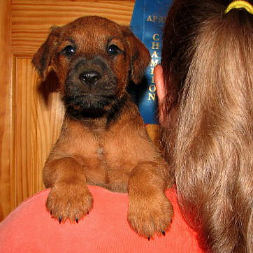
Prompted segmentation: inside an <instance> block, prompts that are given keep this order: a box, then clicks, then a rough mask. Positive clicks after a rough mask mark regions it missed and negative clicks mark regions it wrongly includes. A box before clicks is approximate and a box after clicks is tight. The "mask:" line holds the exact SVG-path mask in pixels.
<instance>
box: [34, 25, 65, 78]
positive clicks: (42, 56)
mask: <svg viewBox="0 0 253 253" xmlns="http://www.w3.org/2000/svg"><path fill="white" fill-rule="evenodd" d="M59 35H60V27H55V26H54V27H51V32H50V34H49V35H48V37H47V40H46V41H45V42H44V43H43V44H42V46H41V47H40V48H39V50H38V51H37V53H35V55H34V56H33V59H32V63H33V65H34V66H35V68H36V70H37V71H38V73H39V75H40V78H41V79H42V80H45V78H46V73H47V69H48V67H49V66H50V63H51V59H52V57H53V54H54V53H55V50H56V48H57V42H58V39H59Z"/></svg>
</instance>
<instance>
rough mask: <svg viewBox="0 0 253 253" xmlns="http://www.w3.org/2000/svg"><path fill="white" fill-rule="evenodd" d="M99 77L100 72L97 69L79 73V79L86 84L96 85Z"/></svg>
mask: <svg viewBox="0 0 253 253" xmlns="http://www.w3.org/2000/svg"><path fill="white" fill-rule="evenodd" d="M99 79H101V75H100V73H98V72H97V71H95V70H90V71H83V72H82V73H81V74H80V75H79V80H80V81H81V82H82V83H83V84H85V85H89V86H90V85H94V84H95V83H96V82H97V81H98V80H99Z"/></svg>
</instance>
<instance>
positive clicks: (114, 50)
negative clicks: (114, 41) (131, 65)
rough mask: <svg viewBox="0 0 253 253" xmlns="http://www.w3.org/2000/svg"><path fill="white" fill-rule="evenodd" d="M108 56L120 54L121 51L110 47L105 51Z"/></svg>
mask: <svg viewBox="0 0 253 253" xmlns="http://www.w3.org/2000/svg"><path fill="white" fill-rule="evenodd" d="M107 51H108V54H109V55H117V54H119V53H121V50H120V49H119V47H118V46H116V45H110V46H109V47H108V49H107Z"/></svg>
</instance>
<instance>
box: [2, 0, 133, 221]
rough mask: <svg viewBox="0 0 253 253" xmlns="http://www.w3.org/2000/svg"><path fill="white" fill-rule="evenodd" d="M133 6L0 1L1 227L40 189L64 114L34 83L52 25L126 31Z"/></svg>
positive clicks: (52, 95)
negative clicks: (97, 19)
mask: <svg viewBox="0 0 253 253" xmlns="http://www.w3.org/2000/svg"><path fill="white" fill-rule="evenodd" d="M133 6H134V0H125V1H114V0H107V1H99V0H94V1H90V0H88V1H87V0H83V1H81V0H79V1H70V0H62V1H58V0H44V1H36V0H13V1H10V0H1V2H0V46H1V57H0V80H1V87H0V143H1V145H0V221H1V220H2V219H3V218H4V217H6V216H7V215H8V213H9V212H10V211H11V210H13V209H14V208H15V207H16V206H17V205H18V204H20V203H21V202H22V201H23V200H24V199H26V198H28V197H29V196H31V195H33V194H34V193H36V192H38V191H40V190H42V189H43V182H42V168H43V164H44V162H45V159H46V157H47V155H48V153H49V151H50V149H51V147H52V145H53V143H54V142H55V140H56V139H57V136H58V134H59V130H60V127H61V124H62V119H63V114H64V108H63V106H62V103H61V101H60V98H59V95H58V94H57V93H56V92H55V90H54V89H53V87H54V85H53V83H50V82H49V83H46V84H41V83H40V81H39V80H38V77H37V74H36V73H35V71H34V69H33V67H32V65H31V58H32V56H33V54H34V53H35V52H36V50H37V49H38V47H39V46H40V45H41V43H42V42H43V41H44V40H45V38H46V36H47V34H48V31H49V29H50V27H51V26H52V25H63V24H66V23H68V22H70V21H72V20H74V19H75V18H78V17H80V16H85V15H99V16H104V17H107V18H109V19H112V20H114V21H116V22H118V23H120V24H124V25H128V24H129V22H130V19H131V15H132V10H133ZM51 82H52V81H51Z"/></svg>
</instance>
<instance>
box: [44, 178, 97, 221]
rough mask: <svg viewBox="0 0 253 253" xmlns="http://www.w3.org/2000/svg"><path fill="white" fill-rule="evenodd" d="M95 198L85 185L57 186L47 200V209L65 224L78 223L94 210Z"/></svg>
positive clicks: (63, 184)
mask: <svg viewBox="0 0 253 253" xmlns="http://www.w3.org/2000/svg"><path fill="white" fill-rule="evenodd" d="M92 204H93V198H92V195H91V193H90V192H89V190H88V188H87V186H86V185H85V184H66V183H59V184H56V185H55V186H54V187H53V188H52V190H51V192H50V193H49V196H48V198H47V203H46V206H47V209H48V211H49V212H50V213H51V215H52V216H53V217H55V218H56V219H58V220H59V222H60V223H61V222H64V221H66V220H67V219H69V220H70V221H71V222H76V223H78V221H79V220H80V219H81V218H82V217H83V216H84V215H86V214H88V213H89V211H90V209H91V208H92Z"/></svg>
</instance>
